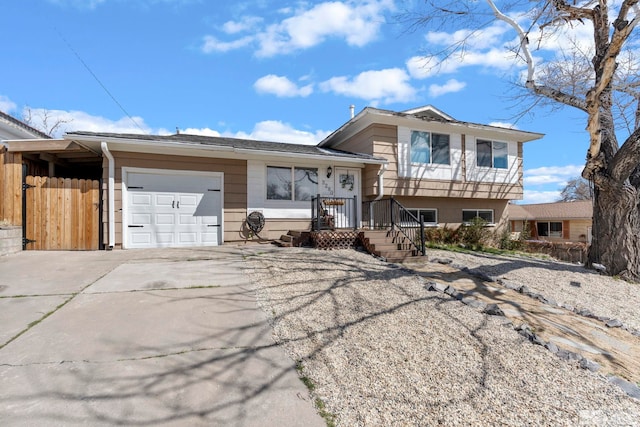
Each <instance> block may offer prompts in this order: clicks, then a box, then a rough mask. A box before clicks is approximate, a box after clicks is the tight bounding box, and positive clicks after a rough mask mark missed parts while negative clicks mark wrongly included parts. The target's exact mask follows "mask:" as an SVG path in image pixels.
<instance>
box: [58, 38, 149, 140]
mask: <svg viewBox="0 0 640 427" xmlns="http://www.w3.org/2000/svg"><path fill="white" fill-rule="evenodd" d="M53 29H54V30H55V32H56V33H58V36H59V37H60V38H61V39H62V41H63V42H64V43H65V44H66V45H67V47H68V48H69V50H70V51H71V52H73V54H74V55H75V56H76V58H78V61H80V63H81V64H82V65H83V66H84V68H86V69H87V71H88V72H89V74H91V76H92V77H93V78H94V79H95V81H96V82H98V84H99V85H100V87H101V88H102V90H104V91H105V93H106V94H107V95H109V97H110V98H111V99H112V100H113V102H115V103H116V105H117V106H118V108H120V110H122V112H123V113H124V114H125V115H126V116H127V117H128V118H129V120H131V122H132V123H133V124H134V125H135V126H136V127H137V128H138V129H140V130H141V131H142V133H144V134H147V133H148V132H146V131H145V130H144V129H142V127H141V126H140V125H139V124H138V122H136V121H135V119H134V118H133V117H131V114H129V112H128V111H127V110H125V108H124V107H123V106H122V104H120V103H119V102H118V100H117V99H116V97H115V96H113V94H112V93H111V92H109V89H107V87H106V86H105V85H104V83H102V81H101V80H100V79H99V78H98V76H96V74H95V73H94V72H93V70H91V68H90V67H89V65H87V63H86V62H84V60H83V59H82V57H80V54H79V53H78V52H76V50H75V49H74V48H73V46H71V43H69V42H68V41H67V39H66V38H64V36H63V35H62V33H61V32H60V31H59V30H58V28H57V27H53Z"/></svg>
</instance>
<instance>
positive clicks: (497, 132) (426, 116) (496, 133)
mask: <svg viewBox="0 0 640 427" xmlns="http://www.w3.org/2000/svg"><path fill="white" fill-rule="evenodd" d="M424 122H429V123H433V124H439V125H440V126H442V125H447V126H452V127H453V129H456V128H457V132H459V133H465V134H474V135H477V136H483V137H487V138H496V139H506V140H516V141H519V142H529V141H534V140H536V139H540V138H542V137H543V136H544V134H541V133H535V132H527V131H522V130H518V129H508V128H504V127H498V126H490V125H484V124H479V123H472V122H463V121H460V120H456V119H454V118H453V117H451V116H450V115H448V114H446V113H444V112H442V111H440V110H438V109H437V108H435V107H433V106H431V105H427V106H424V107H419V108H414V109H411V110H406V111H401V112H398V111H391V110H383V109H379V108H373V107H366V108H364V109H363V110H362V111H360V112H359V113H358V114H357V115H356V116H355V117H353V118H351V120H349V121H348V122H346V123H345V124H343V125H342V126H341V127H340V128H339V129H337V130H336V131H334V132H333V133H332V134H331V135H329V136H327V137H326V138H325V139H324V140H322V141H321V142H320V144H318V145H319V146H321V147H329V146H331V147H337V146H339V145H340V144H341V143H342V142H344V141H345V140H347V139H348V138H350V137H351V136H353V135H355V134H356V133H358V132H360V131H361V130H363V129H365V128H366V127H367V126H369V125H371V124H388V125H395V126H401V125H403V126H411V125H412V124H413V125H416V124H417V123H424Z"/></svg>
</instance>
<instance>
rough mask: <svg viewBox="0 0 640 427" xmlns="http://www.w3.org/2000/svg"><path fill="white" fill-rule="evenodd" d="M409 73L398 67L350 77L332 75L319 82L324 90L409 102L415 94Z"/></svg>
mask: <svg viewBox="0 0 640 427" xmlns="http://www.w3.org/2000/svg"><path fill="white" fill-rule="evenodd" d="M409 79H410V78H409V75H408V74H407V73H406V71H404V70H402V69H400V68H388V69H386V70H372V71H365V72H362V73H360V74H358V75H357V76H356V77H355V78H353V79H350V78H348V77H345V76H341V77H333V78H331V79H329V80H327V81H324V82H322V83H320V88H321V89H322V90H323V91H325V92H333V93H336V94H339V95H344V96H350V97H356V98H360V99H366V100H369V101H374V102H382V103H385V104H388V103H392V102H409V101H412V100H413V99H414V98H415V96H416V90H415V89H414V88H413V87H412V86H411V85H410V84H409V83H408V82H409Z"/></svg>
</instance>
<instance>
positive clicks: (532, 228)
mask: <svg viewBox="0 0 640 427" xmlns="http://www.w3.org/2000/svg"><path fill="white" fill-rule="evenodd" d="M529 233H531V238H532V239H535V240H537V239H538V237H539V236H538V224H536V222H535V221H529Z"/></svg>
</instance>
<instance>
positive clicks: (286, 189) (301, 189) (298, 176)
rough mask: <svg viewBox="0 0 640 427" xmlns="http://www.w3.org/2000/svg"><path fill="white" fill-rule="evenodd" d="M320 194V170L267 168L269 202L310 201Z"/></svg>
mask: <svg viewBox="0 0 640 427" xmlns="http://www.w3.org/2000/svg"><path fill="white" fill-rule="evenodd" d="M317 193H318V169H315V168H297V167H296V168H290V167H278V166H267V200H295V201H308V200H311V198H312V197H313V196H315V195H316V194H317Z"/></svg>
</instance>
